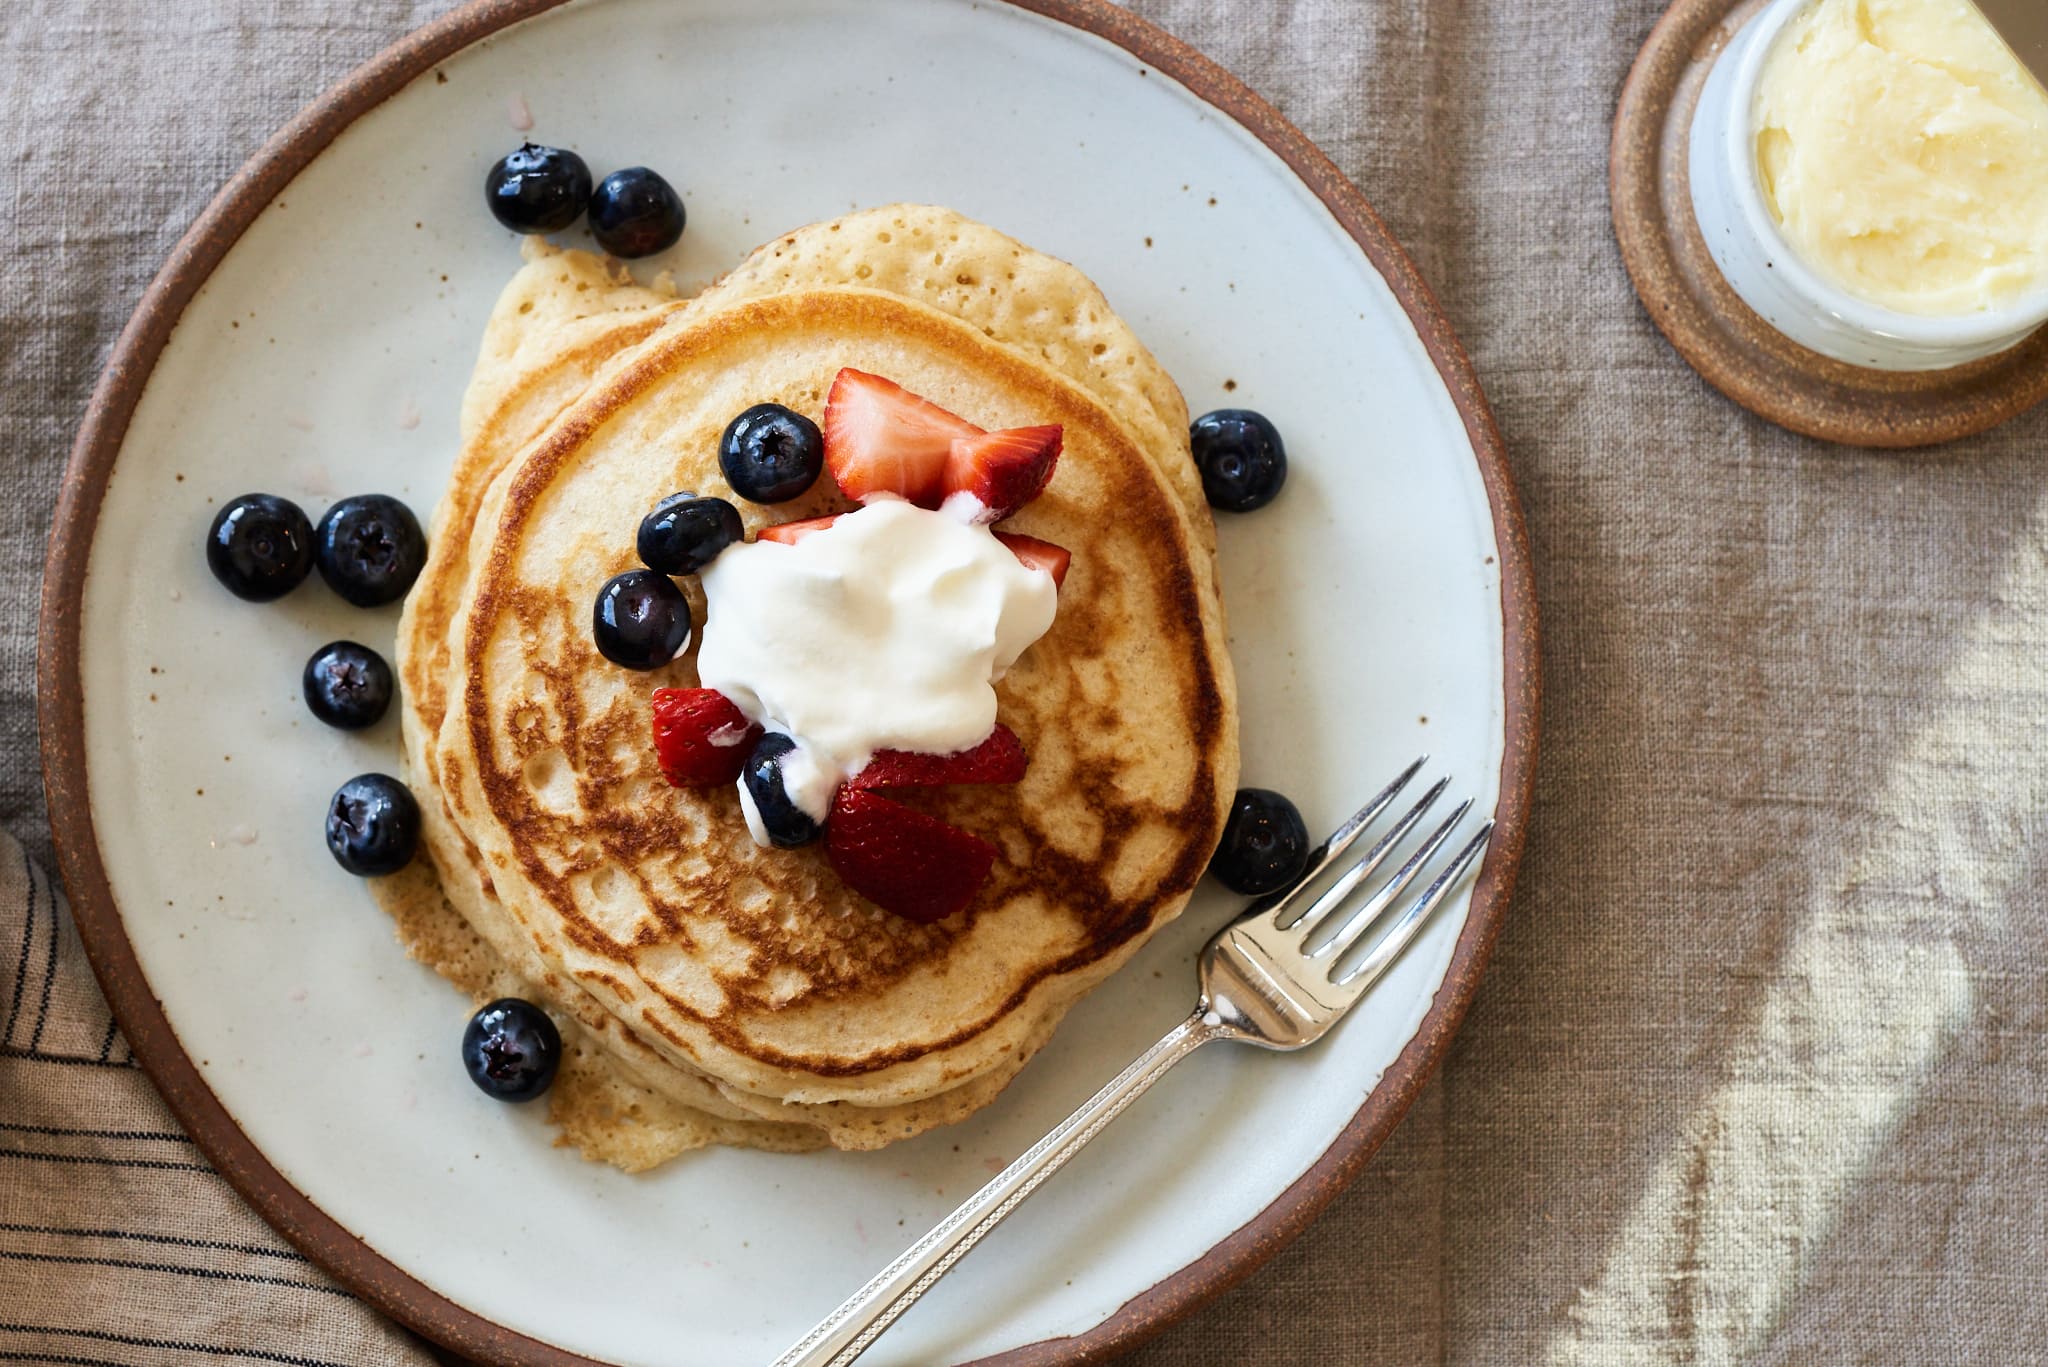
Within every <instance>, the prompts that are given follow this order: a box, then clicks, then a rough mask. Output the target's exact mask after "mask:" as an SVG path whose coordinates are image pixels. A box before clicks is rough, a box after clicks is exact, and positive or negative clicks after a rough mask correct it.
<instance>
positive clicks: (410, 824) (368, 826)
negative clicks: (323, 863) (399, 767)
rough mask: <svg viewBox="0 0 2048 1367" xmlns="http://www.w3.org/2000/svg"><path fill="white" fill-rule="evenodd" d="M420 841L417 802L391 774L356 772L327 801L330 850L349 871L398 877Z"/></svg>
mask: <svg viewBox="0 0 2048 1367" xmlns="http://www.w3.org/2000/svg"><path fill="white" fill-rule="evenodd" d="M419 840H420V806H419V803H417V802H415V801H413V796H412V790H411V789H409V788H407V787H406V786H405V785H404V784H403V783H400V782H399V781H398V780H397V779H395V778H393V777H391V775H389V774H357V775H356V776H355V777H354V778H352V779H350V780H349V781H348V782H346V783H344V784H342V785H341V786H340V787H339V788H337V789H335V790H334V796H333V798H332V799H330V800H329V801H328V803H327V848H328V850H329V851H330V852H332V853H333V855H334V862H335V863H337V864H339V865H341V866H342V867H343V868H344V869H347V870H348V871H349V872H350V873H353V874H357V875H359V876H361V877H364V878H374V877H377V876H378V875H380V874H386V873H397V872H398V871H399V870H400V869H402V868H404V867H405V866H406V865H407V864H409V863H411V862H412V856H413V851H414V850H415V849H417V848H418V847H419Z"/></svg>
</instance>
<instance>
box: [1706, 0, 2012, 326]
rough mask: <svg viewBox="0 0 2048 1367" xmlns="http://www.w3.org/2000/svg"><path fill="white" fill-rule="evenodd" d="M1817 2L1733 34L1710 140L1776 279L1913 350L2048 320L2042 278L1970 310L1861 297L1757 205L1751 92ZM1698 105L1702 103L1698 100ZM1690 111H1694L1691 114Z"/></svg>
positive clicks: (1768, 15) (1759, 191)
mask: <svg viewBox="0 0 2048 1367" xmlns="http://www.w3.org/2000/svg"><path fill="white" fill-rule="evenodd" d="M1816 3H1818V0H1773V3H1772V4H1771V5H1770V6H1768V7H1767V8H1765V9H1764V10H1763V11H1762V12H1761V13H1759V14H1757V15H1756V16H1755V17H1754V18H1752V19H1751V20H1750V21H1749V23H1748V24H1746V25H1744V27H1743V31H1742V32H1741V33H1740V34H1738V35H1737V36H1736V38H1735V40H1734V41H1735V42H1737V43H1741V44H1743V48H1742V52H1741V56H1740V59H1739V61H1738V63H1737V65H1736V67H1735V68H1734V70H1732V71H1731V72H1730V73H1729V75H1730V78H1731V91H1730V96H1729V111H1728V112H1729V124H1728V128H1727V130H1726V133H1725V135H1724V136H1722V137H1720V138H1718V139H1717V140H1716V141H1717V142H1718V144H1719V145H1720V148H1721V150H1722V153H1723V155H1725V156H1726V158H1727V163H1726V164H1727V170H1728V179H1727V182H1726V183H1727V184H1728V186H1729V187H1730V188H1731V190H1732V192H1733V194H1734V197H1735V210H1736V212H1737V213H1738V214H1740V215H1741V217H1742V221H1743V223H1744V224H1745V225H1747V227H1748V228H1749V230H1750V233H1751V235H1752V236H1754V237H1755V239H1756V240H1757V241H1758V242H1761V243H1766V244H1769V245H1771V246H1774V247H1775V248H1776V249H1777V250H1776V253H1775V257H1774V260H1773V263H1772V264H1773V266H1774V268H1775V270H1776V271H1777V274H1778V275H1779V277H1780V278H1781V279H1783V280H1784V281H1785V282H1786V284H1787V285H1788V286H1789V287H1791V289H1792V290H1793V292H1795V293H1797V294H1799V295H1802V296H1803V297H1804V298H1805V299H1806V301H1807V302H1808V303H1810V304H1812V305H1813V306H1814V307H1815V308H1817V309H1819V310H1821V311H1822V312H1823V313H1826V314H1828V315H1830V316H1832V317H1834V318H1835V319H1837V320H1838V321H1840V322H1841V323H1843V324H1845V325H1846V326H1848V327H1851V328H1854V329H1855V330H1856V331H1858V332H1861V333H1864V334H1866V335H1868V336H1871V337H1877V338H1883V339H1886V340H1890V341H1896V342H1901V343H1905V344H1908V345H1910V346H1913V347H1915V348H1923V349H1927V350H1939V351H1947V350H1954V351H1958V352H1966V351H1969V350H1970V349H1971V348H1982V347H1984V346H1986V345H1989V344H1991V343H1994V342H1999V341H2003V340H2006V339H2011V340H2013V341H2018V340H2019V339H2020V338H2022V337H2024V336H2025V335H2026V334H2027V333H2029V332H2032V331H2033V330H2034V329H2035V328H2037V327H2040V326H2041V325H2042V324H2043V323H2048V283H2044V284H2042V285H2039V286H2037V287H2035V288H2034V289H2032V290H2029V291H2027V292H2026V293H2024V294H2021V295H2018V296H2016V297H2015V298H2014V299H2012V300H2010V301H2009V302H2007V303H2005V304H2002V305H2000V306H1999V307H1997V308H1987V309H1981V310H1979V311H1977V312H1975V313H1963V314H1928V313H1908V312H1906V311H1905V310H1904V309H1897V308H1893V307H1891V306H1890V305H1887V304H1880V303H1877V302H1875V301H1873V300H1869V299H1865V298H1863V297H1861V296H1859V295H1857V294H1855V293H1854V292H1853V291H1851V290H1850V289H1849V288H1848V287H1847V286H1845V285H1840V284H1837V283H1835V282H1834V281H1832V280H1830V279H1828V278H1827V277H1826V276H1825V275H1823V274H1821V272H1820V271H1819V270H1818V269H1816V268H1815V267H1814V266H1812V265H1811V264H1809V263H1808V261H1807V260H1806V258H1805V257H1804V256H1803V255H1802V254H1801V253H1800V251H1799V248H1798V247H1797V246H1796V245H1794V244H1793V242H1792V241H1791V240H1790V239H1789V238H1787V237H1786V236H1785V233H1784V230H1783V229H1782V228H1781V227H1780V226H1779V224H1778V220H1777V219H1776V217H1774V216H1773V215H1772V213H1771V212H1770V210H1769V209H1767V208H1766V207H1765V206H1764V192H1763V177H1762V172H1761V171H1760V170H1759V169H1758V166H1757V158H1756V95H1757V88H1758V86H1759V85H1760V84H1761V83H1762V79H1763V68H1764V64H1765V63H1766V62H1768V61H1769V60H1770V57H1771V54H1772V53H1773V52H1775V51H1776V50H1777V47H1778V44H1779V43H1781V42H1783V41H1784V40H1785V30H1786V28H1788V27H1789V26H1790V25H1791V23H1792V21H1793V20H1794V19H1796V18H1797V17H1798V16H1799V15H1800V14H1801V13H1802V12H1804V11H1805V10H1806V9H1808V8H1809V7H1811V6H1812V5H1814V4H1816ZM1705 107H1706V106H1705V105H1704V103H1703V104H1702V105H1701V106H1700V108H1701V109H1704V108H1705ZM1697 114H1698V111H1695V117H1697Z"/></svg>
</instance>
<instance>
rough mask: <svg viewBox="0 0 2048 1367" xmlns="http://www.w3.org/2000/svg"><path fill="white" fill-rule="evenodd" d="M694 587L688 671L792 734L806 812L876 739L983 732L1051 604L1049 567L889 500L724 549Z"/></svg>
mask: <svg viewBox="0 0 2048 1367" xmlns="http://www.w3.org/2000/svg"><path fill="white" fill-rule="evenodd" d="M701 582H702V583H703V586H704V600H705V614H704V615H705V622H704V630H703V641H702V644H701V645H700V646H699V648H698V652H697V675H698V679H699V682H701V683H702V684H703V686H704V687H706V688H715V689H717V690H718V691H719V692H721V693H723V694H724V695H725V696H726V697H728V698H730V699H731V700H732V702H733V704H734V705H735V706H736V707H738V708H739V709H740V711H742V712H744V713H746V714H747V716H748V717H749V718H750V719H752V720H753V721H755V722H757V723H759V724H760V725H761V726H763V727H765V728H767V729H768V730H770V731H780V732H782V733H783V734H785V735H787V736H789V737H790V738H791V739H793V740H795V741H796V743H797V751H796V752H795V753H794V754H792V755H791V756H789V757H788V759H786V760H785V761H784V765H783V774H784V786H785V787H786V788H787V789H788V791H789V796H790V800H791V801H793V802H794V803H795V804H796V805H797V806H799V807H801V808H802V809H803V810H804V811H805V812H806V813H808V814H809V815H810V816H811V817H812V818H813V819H814V820H817V821H820V822H822V821H823V820H824V819H825V817H826V814H827V812H828V810H829V808H830V806H831V802H832V794H833V793H834V792H835V791H836V790H837V789H838V787H839V785H840V783H841V782H843V781H844V780H845V779H846V778H847V777H848V776H849V775H851V774H854V773H857V772H858V771H859V770H860V769H861V768H863V767H864V766H865V765H866V764H867V762H868V760H869V759H870V758H872V757H873V755H874V753H875V752H876V751H877V750H913V751H918V752H922V753H925V754H939V755H944V754H952V753H955V752H956V751H960V750H966V749H969V748H971V747H973V746H976V745H979V744H980V743H981V742H982V741H984V740H986V739H988V737H989V735H990V733H991V732H993V731H994V730H995V725H996V693H995V687H994V685H995V683H996V681H997V680H999V679H1001V678H1002V677H1003V675H1004V673H1005V672H1007V671H1008V670H1009V668H1010V666H1011V665H1013V664H1015V663H1016V661H1017V657H1018V656H1019V655H1022V654H1023V653H1024V652H1025V650H1027V649H1029V648H1030V646H1031V644H1032V643H1033V642H1034V641H1036V640H1037V639H1038V638H1039V637H1041V636H1043V635H1044V634H1045V633H1046V630H1047V629H1048V628H1050V627H1051V626H1052V621H1053V614H1054V612H1055V610H1056V608H1057V606H1058V591H1057V590H1056V589H1055V587H1054V585H1053V580H1052V576H1051V575H1050V574H1048V573H1046V572H1045V571H1044V570H1037V569H1030V568H1027V567H1026V566H1025V565H1023V564H1022V563H1021V562H1020V561H1019V560H1018V559H1017V557H1016V556H1015V555H1014V554H1012V553H1011V551H1010V549H1009V548H1008V547H1007V546H1005V545H1003V543H1002V542H1000V541H998V540H996V538H995V536H994V535H993V534H992V533H991V532H990V531H989V529H988V528H987V527H984V526H971V525H968V524H967V523H965V522H963V521H962V520H960V519H958V518H955V517H951V516H948V515H947V514H945V513H941V512H932V511H929V510H927V509H924V508H919V507H916V506H914V505H912V504H910V503H906V502H903V501H901V500H899V499H878V500H876V501H874V502H871V503H869V504H867V505H865V506H864V507H861V508H859V509H857V510H856V511H854V512H850V513H847V514H845V515H843V516H842V517H840V518H839V520H838V521H836V522H834V523H833V524H832V525H831V526H829V527H826V528H824V529H822V530H820V531H815V532H812V533H810V534H809V535H807V536H805V537H803V538H802V539H801V540H799V541H797V542H795V543H794V544H789V545H784V544H782V543H779V542H773V541H755V542H748V543H742V544H739V545H734V546H730V547H727V548H726V550H725V551H723V552H722V553H721V554H720V555H719V557H718V559H716V560H715V561H713V562H712V563H711V564H710V565H708V566H706V567H705V569H704V570H703V573H702V575H701ZM740 787H741V801H742V805H743V806H744V807H745V808H746V811H747V818H748V820H747V825H748V828H749V829H750V830H751V831H752V832H753V835H754V839H755V840H756V841H757V842H759V843H762V844H766V843H767V840H766V838H765V834H764V832H763V831H762V829H761V827H760V821H759V818H758V817H757V816H756V814H755V813H754V810H753V806H752V803H751V802H750V801H748V799H747V795H746V792H745V788H746V785H745V782H744V781H742V783H741V785H740Z"/></svg>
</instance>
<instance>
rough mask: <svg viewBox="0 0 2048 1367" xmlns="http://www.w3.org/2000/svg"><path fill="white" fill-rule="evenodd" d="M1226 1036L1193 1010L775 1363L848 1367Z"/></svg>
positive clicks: (1225, 1030) (1221, 1027)
mask: <svg viewBox="0 0 2048 1367" xmlns="http://www.w3.org/2000/svg"><path fill="white" fill-rule="evenodd" d="M1228 1033H1229V1027H1227V1026H1225V1025H1223V1024H1221V1023H1220V1022H1215V1021H1214V1020H1213V1018H1208V1017H1205V1016H1204V1015H1203V1014H1202V1013H1201V1012H1199V1011H1197V1012H1196V1013H1195V1014H1194V1015H1192V1016H1189V1017H1188V1018H1187V1019H1186V1020H1184V1021H1182V1022H1181V1023H1180V1024H1179V1025H1176V1026H1175V1027H1174V1028H1173V1029H1171V1030H1169V1031H1168V1032H1167V1033H1166V1036H1165V1038H1163V1039H1161V1040H1160V1041H1159V1043H1157V1044H1155V1045H1153V1046H1152V1047H1151V1048H1150V1049H1147V1050H1146V1051H1145V1052H1144V1053H1143V1054H1140V1055H1139V1056H1138V1058H1137V1059H1136V1061H1134V1062H1133V1063H1132V1064H1131V1066H1130V1067H1128V1068H1126V1069H1124V1070H1123V1071H1122V1072H1121V1073H1118V1074H1117V1075H1116V1076H1115V1077H1114V1078H1112V1079H1111V1080H1110V1082H1109V1083H1108V1085H1107V1086H1105V1087H1104V1088H1103V1089H1102V1090H1101V1091H1099V1092H1097V1093H1096V1094H1095V1095H1094V1096H1092V1097H1090V1098H1088V1100H1087V1101H1085V1102H1083V1103H1082V1104H1081V1107H1080V1109H1079V1110H1077V1111H1075V1112H1074V1113H1073V1114H1072V1115H1070V1116H1068V1117H1067V1118H1066V1119H1065V1120H1062V1121H1061V1122H1060V1123H1059V1124H1058V1125H1056V1126H1054V1127H1053V1129H1052V1132H1051V1133H1050V1134H1048V1135H1046V1136H1045V1138H1043V1139H1041V1140H1039V1141H1038V1142H1037V1143H1036V1144H1034V1145H1032V1146H1031V1147H1030V1148H1029V1149H1027V1150H1025V1152H1024V1153H1023V1154H1022V1155H1021V1156H1020V1157H1019V1158H1017V1159H1016V1161H1014V1162H1013V1163H1011V1164H1010V1166H1009V1167H1007V1168H1004V1169H1003V1170H1002V1172H1000V1173H998V1174H997V1175H996V1176H995V1177H994V1178H992V1179H991V1180H990V1181H989V1184H988V1185H987V1186H985V1187H983V1188H982V1189H981V1190H980V1191H977V1192H976V1193H974V1195H972V1196H970V1197H968V1198H967V1199H966V1200H965V1201H963V1202H961V1204H960V1207H959V1209H957V1210H955V1211H954V1212H953V1213H952V1214H951V1215H948V1216H947V1217H946V1218H945V1219H943V1220H941V1221H940V1222H939V1223H938V1225H937V1226H936V1227H935V1228H933V1230H932V1231H931V1233H929V1234H927V1235H925V1236H924V1237H923V1238H922V1239H919V1240H918V1241H917V1242H916V1243H914V1244H912V1245H911V1246H910V1247H909V1248H908V1249H906V1250H905V1251H904V1253H903V1255H902V1256H901V1257H899V1258H898V1259H896V1261H895V1262H893V1263H890V1264H889V1265H888V1266H887V1267H885V1268H883V1269H882V1270H881V1271H880V1272H878V1273H876V1274H875V1277H874V1279H873V1280H872V1281H870V1282H869V1283H868V1284H867V1285H866V1286H863V1287H862V1288H861V1289H860V1290H858V1291H856V1292H854V1293H853V1294H852V1295H851V1296H849V1297H847V1299H846V1301H845V1302H844V1303H843V1304H842V1305H840V1307H839V1308H838V1309H837V1310H834V1311H833V1312H832V1313H831V1314H830V1315H827V1316H826V1317H825V1319H824V1322H823V1323H821V1324H819V1325H818V1327H817V1328H815V1329H813V1330H811V1332H810V1333H808V1334H806V1335H805V1336H804V1337H803V1338H802V1339H801V1340H800V1341H799V1342H798V1343H797V1344H796V1345H795V1346H794V1347H792V1348H791V1349H790V1350H789V1351H788V1352H786V1353H784V1354H783V1355H782V1356H781V1357H779V1358H777V1359H776V1360H775V1364H774V1367H845V1365H846V1364H847V1363H850V1362H852V1361H853V1360H854V1359H855V1358H857V1357H859V1356H860V1355H861V1354H862V1353H865V1352H866V1351H867V1350H868V1347H869V1346H870V1345H871V1344H873V1343H874V1341H875V1340H876V1339H877V1338H879V1337H881V1334H882V1331H883V1330H885V1329H887V1328H888V1327H889V1326H890V1325H892V1324H894V1323H895V1322H896V1318H897V1316H899V1315H901V1314H902V1313H903V1312H904V1311H906V1310H908V1309H909V1308H910V1307H911V1306H912V1305H915V1304H916V1303H917V1300H918V1298H919V1297H920V1296H922V1295H924V1293H925V1292H927V1291H929V1290H931V1289H932V1287H933V1286H934V1285H936V1284H937V1282H938V1280H939V1278H941V1277H943V1276H945V1275H946V1274H947V1273H948V1272H950V1271H952V1270H953V1264H954V1263H957V1262H959V1261H960V1259H961V1258H963V1257H965V1256H966V1255H967V1251H968V1250H969V1249H971V1248H973V1247H974V1246H975V1244H977V1243H979V1242H980V1240H981V1236H982V1235H984V1234H986V1233H988V1232H989V1231H990V1230H992V1229H994V1228H995V1227H996V1226H997V1225H998V1224H999V1223H1001V1222H1002V1219H1003V1217H1004V1216H1006V1215H1008V1214H1009V1213H1010V1212H1011V1211H1013V1210H1015V1209H1016V1208H1017V1207H1018V1206H1019V1205H1021V1204H1023V1201H1024V1198H1025V1197H1027V1196H1029V1195H1030V1194H1031V1193H1032V1192H1034V1191H1036V1190H1038V1186H1039V1183H1041V1182H1043V1181H1045V1179H1046V1178H1048V1177H1050V1176H1052V1175H1053V1174H1054V1173H1056V1172H1058V1171H1059V1170H1060V1169H1061V1168H1062V1167H1064V1166H1065V1165H1066V1162H1067V1160H1068V1159H1069V1158H1072V1157H1073V1156H1074V1155H1075V1154H1077V1153H1079V1152H1080V1151H1081V1146H1082V1145H1084V1144H1086V1143H1087V1142H1088V1141H1089V1140H1091V1139H1093V1138H1094V1137H1095V1136H1096V1135H1098V1134H1100V1133H1102V1131H1103V1129H1104V1128H1105V1127H1106V1126H1107V1125H1108V1124H1109V1122H1110V1121H1112V1120H1114V1119H1116V1118H1117V1116H1118V1115H1120V1114H1122V1113H1123V1109H1124V1107H1126V1106H1128V1105H1130V1104H1131V1103H1132V1102H1133V1101H1136V1100H1137V1099H1138V1098H1139V1097H1141V1096H1143V1095H1144V1094H1145V1091H1146V1089H1147V1088H1149V1087H1150V1086H1151V1085H1152V1084H1153V1083H1155V1082H1157V1081H1158V1080H1159V1079H1160V1078H1161V1077H1163V1076H1165V1074H1166V1070H1167V1069H1169V1068H1171V1067H1172V1066H1173V1065H1174V1064H1176V1063H1179V1062H1180V1061H1181V1060H1182V1059H1184V1058H1186V1057H1187V1056H1188V1055H1189V1054H1191V1053H1193V1052H1194V1051H1195V1050H1196V1049H1199V1048H1200V1047H1201V1046H1202V1045H1204V1044H1207V1043H1208V1042H1209V1041H1210V1040H1213V1039H1221V1038H1222V1037H1223V1036H1224V1035H1226V1034H1228Z"/></svg>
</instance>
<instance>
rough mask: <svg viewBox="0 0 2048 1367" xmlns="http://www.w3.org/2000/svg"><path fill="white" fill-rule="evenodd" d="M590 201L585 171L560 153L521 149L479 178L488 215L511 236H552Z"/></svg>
mask: <svg viewBox="0 0 2048 1367" xmlns="http://www.w3.org/2000/svg"><path fill="white" fill-rule="evenodd" d="M589 198H590V168H589V167H588V166H586V165H584V164H583V158H581V157H579V156H577V155H576V154H575V153H574V152H571V151H568V150H567V149H565V148H561V147H542V146H540V145H538V144H537V143H531V142H529V143H526V144H524V145H523V146H521V147H520V148H519V150H518V151H516V152H508V153H506V154H505V156H503V157H501V158H500V159H499V160H498V161H497V162H495V163H494V164H493V165H492V166H491V169H490V171H489V172H488V173H486V174H485V176H484V199H485V201H486V202H487V203H489V205H490V206H491V213H492V215H493V216H494V217H495V218H496V219H497V220H498V222H500V223H502V224H504V225H505V226H506V227H508V228H510V229H511V230H512V231H513V232H515V233H558V232H560V231H561V230H562V229H564V228H566V227H568V226H569V225H570V224H571V223H574V222H575V221H576V215H578V214H580V213H582V212H583V205H584V203H585V202H586V201H587V200H588V199H589Z"/></svg>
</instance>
